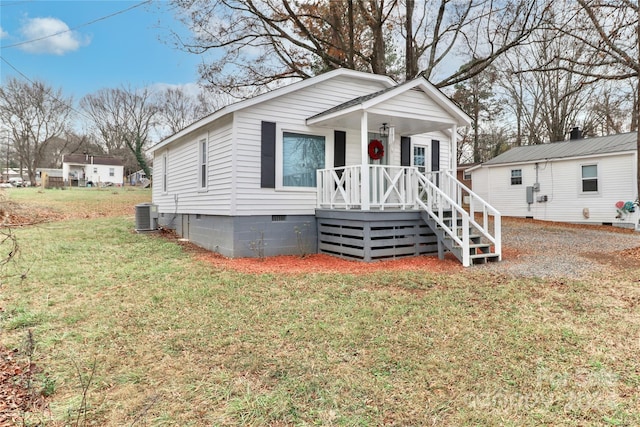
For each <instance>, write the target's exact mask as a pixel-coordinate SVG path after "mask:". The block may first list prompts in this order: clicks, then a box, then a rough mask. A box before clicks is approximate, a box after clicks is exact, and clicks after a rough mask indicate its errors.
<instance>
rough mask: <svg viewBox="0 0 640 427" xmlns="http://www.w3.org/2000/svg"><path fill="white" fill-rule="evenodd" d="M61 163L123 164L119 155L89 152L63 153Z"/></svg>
mask: <svg viewBox="0 0 640 427" xmlns="http://www.w3.org/2000/svg"><path fill="white" fill-rule="evenodd" d="M62 163H71V164H74V165H106V166H123V165H124V163H123V162H122V159H121V158H119V157H113V156H92V155H91V154H65V155H64V156H62Z"/></svg>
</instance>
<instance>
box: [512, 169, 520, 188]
mask: <svg viewBox="0 0 640 427" xmlns="http://www.w3.org/2000/svg"><path fill="white" fill-rule="evenodd" d="M516 171H518V172H520V174H519V175H514V174H513V173H514V172H516ZM514 179H515V180H516V182H514ZM518 179H519V180H520V182H517V180H518ZM509 183H510V184H511V185H522V168H520V169H511V172H510V179H509Z"/></svg>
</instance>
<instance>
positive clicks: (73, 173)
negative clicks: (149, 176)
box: [62, 154, 124, 187]
mask: <svg viewBox="0 0 640 427" xmlns="http://www.w3.org/2000/svg"><path fill="white" fill-rule="evenodd" d="M62 177H63V178H64V181H65V185H70V186H81V187H82V186H87V185H91V186H99V185H104V184H115V185H122V184H123V182H124V164H123V162H122V159H120V158H118V157H113V156H93V155H91V154H65V155H64V156H63V157H62Z"/></svg>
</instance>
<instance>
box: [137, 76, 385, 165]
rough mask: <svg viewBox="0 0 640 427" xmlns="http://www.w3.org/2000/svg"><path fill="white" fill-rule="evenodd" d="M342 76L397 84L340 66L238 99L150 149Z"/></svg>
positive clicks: (163, 145) (155, 149)
mask: <svg viewBox="0 0 640 427" xmlns="http://www.w3.org/2000/svg"><path fill="white" fill-rule="evenodd" d="M341 76H347V77H353V78H357V79H364V80H370V81H375V82H381V83H383V84H386V85H387V86H388V87H391V86H394V85H395V84H396V82H395V81H394V80H393V79H392V78H391V77H388V76H383V75H380V74H371V73H364V72H362V71H355V70H349V69H346V68H338V69H336V70H332V71H329V72H326V73H323V74H320V75H319V76H316V77H311V78H309V79H305V80H301V81H299V82H295V83H292V84H290V85H287V86H283V87H281V88H278V89H274V90H272V91H269V92H267V93H263V94H261V95H257V96H255V97H253V98H249V99H245V100H242V101H238V102H236V103H234V104H231V105H227V106H226V107H222V108H221V109H220V110H218V111H216V112H214V113H212V114H210V115H209V116H207V117H204V118H202V119H200V120H198V121H197V122H195V123H193V124H191V125H189V126H187V127H186V128H184V129H182V130H181V131H179V132H178V133H176V134H174V135H171V136H170V137H168V138H166V139H165V140H163V141H160V142H159V143H158V144H156V145H154V146H153V147H151V148H150V149H149V151H151V152H155V151H157V150H159V149H161V148H163V147H165V146H167V145H169V144H171V143H172V142H173V141H175V140H177V139H179V138H181V137H183V136H184V135H187V134H188V133H190V132H193V131H194V130H197V129H199V128H201V127H203V126H206V125H208V124H209V123H211V122H214V121H215V120H217V119H219V118H221V117H223V116H225V115H227V114H230V113H233V112H235V111H238V110H242V109H244V108H248V107H252V106H254V105H257V104H260V103H261V102H266V101H269V100H271V99H274V98H277V97H279V96H283V95H287V94H289V93H291V92H295V91H297V90H300V89H304V88H306V87H309V86H312V85H315V84H318V83H322V82H324V81H326V80H329V79H333V78H335V77H341Z"/></svg>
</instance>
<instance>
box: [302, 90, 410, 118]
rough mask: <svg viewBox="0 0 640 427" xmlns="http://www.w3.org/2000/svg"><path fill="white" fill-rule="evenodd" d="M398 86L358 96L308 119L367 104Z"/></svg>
mask: <svg viewBox="0 0 640 427" xmlns="http://www.w3.org/2000/svg"><path fill="white" fill-rule="evenodd" d="M398 86H401V85H396V86H391V87H388V88H386V89H382V90H379V91H377V92H374V93H370V94H369V95H364V96H359V97H357V98H355V99H352V100H351V101H347V102H343V103H342V104H340V105H336V106H335V107H332V108H329V109H328V110H325V111H323V112H321V113H318V114H316V115H314V116H311V117H309V119H315V118H316V117H320V116H324V115H326V114H331V113H335V112H337V111H342V110H346V109H347V108H350V107H353V106H354V105H358V104H362V103H363V102H367V101H369V100H370V99H373V98H375V97H377V96H380V95H382V94H384V93H387V92H389V91H392V90H393V89H395V88H397V87H398Z"/></svg>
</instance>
